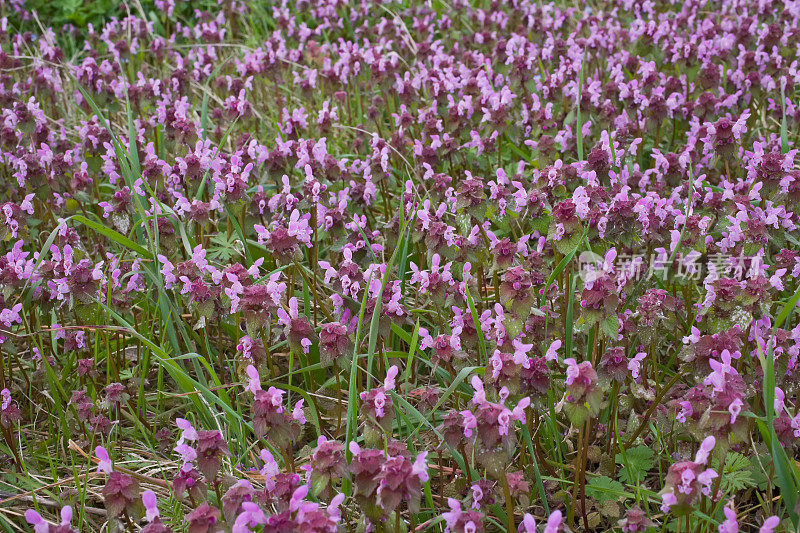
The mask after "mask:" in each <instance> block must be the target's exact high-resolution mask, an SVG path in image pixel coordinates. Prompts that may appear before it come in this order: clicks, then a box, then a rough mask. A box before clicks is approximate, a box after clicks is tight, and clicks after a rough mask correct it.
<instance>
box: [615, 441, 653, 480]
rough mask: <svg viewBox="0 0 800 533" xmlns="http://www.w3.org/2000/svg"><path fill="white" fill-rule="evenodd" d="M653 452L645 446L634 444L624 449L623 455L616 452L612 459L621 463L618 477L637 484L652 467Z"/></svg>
mask: <svg viewBox="0 0 800 533" xmlns="http://www.w3.org/2000/svg"><path fill="white" fill-rule="evenodd" d="M654 455H655V452H654V451H653V450H652V449H650V448H648V447H647V446H636V447H634V448H630V449H628V450H625V453H624V455H623V454H622V453H618V454H617V455H616V456H614V461H615V462H616V463H617V464H619V465H622V470H620V472H619V478H620V479H621V480H622V481H624V482H625V483H631V484H637V483H639V482H640V481H641V480H642V479H643V478H644V476H645V474H647V471H648V470H650V469H651V468H653V456H654Z"/></svg>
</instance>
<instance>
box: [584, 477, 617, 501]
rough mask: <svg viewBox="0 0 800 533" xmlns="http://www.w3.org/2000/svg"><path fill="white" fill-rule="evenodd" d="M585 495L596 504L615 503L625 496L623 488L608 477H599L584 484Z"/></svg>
mask: <svg viewBox="0 0 800 533" xmlns="http://www.w3.org/2000/svg"><path fill="white" fill-rule="evenodd" d="M586 495H587V496H589V497H590V498H592V499H593V500H597V501H598V502H604V501H610V500H613V501H617V500H619V499H620V498H621V497H622V496H624V495H625V487H624V486H623V485H622V483H620V482H619V481H615V480H613V479H611V478H610V477H608V476H599V477H596V478H593V479H592V480H591V481H590V482H589V483H587V484H586Z"/></svg>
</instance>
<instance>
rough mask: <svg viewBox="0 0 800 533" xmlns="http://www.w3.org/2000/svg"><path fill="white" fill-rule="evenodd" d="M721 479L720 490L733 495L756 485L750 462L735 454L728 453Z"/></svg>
mask: <svg viewBox="0 0 800 533" xmlns="http://www.w3.org/2000/svg"><path fill="white" fill-rule="evenodd" d="M721 477H722V483H721V486H722V490H723V491H725V492H730V493H733V492H737V491H740V490H745V489H749V488H751V487H754V486H755V485H756V483H755V479H754V477H753V472H752V467H751V465H750V460H749V459H748V458H747V457H745V456H744V455H742V454H740V453H736V452H728V455H727V456H726V458H725V468H724V470H723V473H722V476H721Z"/></svg>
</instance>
